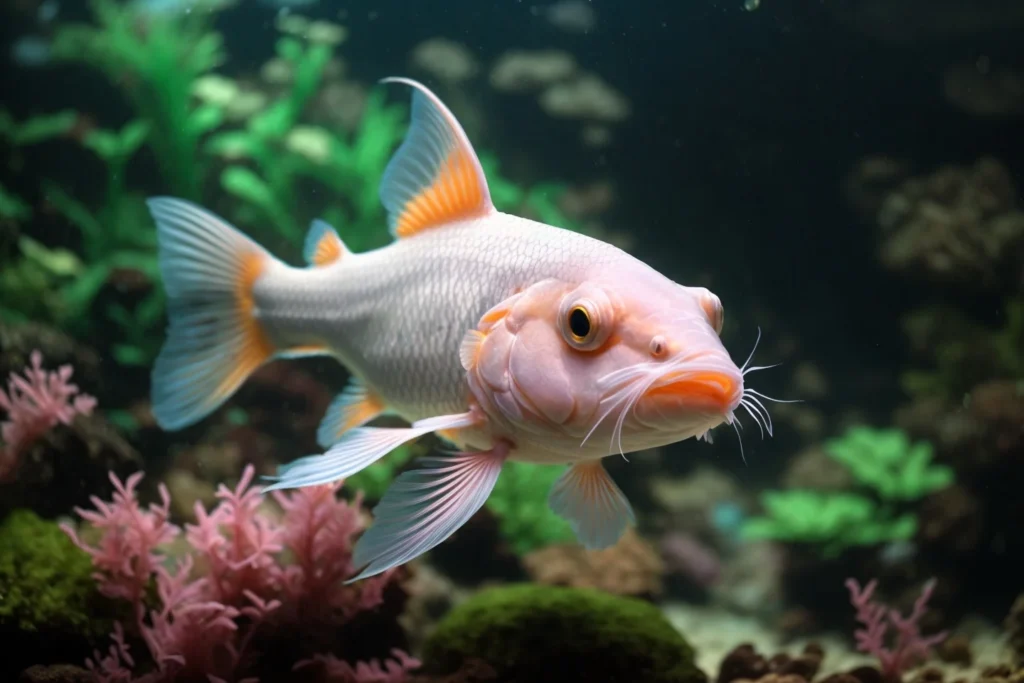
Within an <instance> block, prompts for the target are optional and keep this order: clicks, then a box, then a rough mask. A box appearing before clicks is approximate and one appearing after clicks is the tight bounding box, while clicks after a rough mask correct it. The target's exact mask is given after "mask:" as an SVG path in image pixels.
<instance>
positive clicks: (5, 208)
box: [0, 185, 32, 221]
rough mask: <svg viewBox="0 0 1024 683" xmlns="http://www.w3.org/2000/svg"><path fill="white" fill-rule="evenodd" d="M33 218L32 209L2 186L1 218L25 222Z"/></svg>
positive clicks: (0, 193)
mask: <svg viewBox="0 0 1024 683" xmlns="http://www.w3.org/2000/svg"><path fill="white" fill-rule="evenodd" d="M31 217H32V208H31V207H30V206H29V205H28V204H26V203H25V202H23V201H21V199H19V198H18V197H16V196H15V195H13V194H11V193H10V192H8V191H7V188H5V187H4V186H3V185H0V218H7V219H10V220H15V221H24V220H28V219H29V218H31Z"/></svg>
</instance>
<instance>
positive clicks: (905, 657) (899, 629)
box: [846, 578, 946, 682]
mask: <svg viewBox="0 0 1024 683" xmlns="http://www.w3.org/2000/svg"><path fill="white" fill-rule="evenodd" d="M877 586H878V581H877V580H872V581H869V582H868V584H867V585H866V586H864V587H863V588H861V586H860V584H859V583H857V580H856V579H853V578H850V579H847V580H846V587H847V588H848V589H849V591H850V603H851V604H852V605H853V606H854V607H855V608H856V609H857V621H859V622H860V623H861V624H862V625H863V628H860V629H857V630H856V631H854V636H855V637H856V639H857V649H858V650H859V651H860V652H864V653H866V654H871V655H874V656H875V657H877V658H878V664H879V668H880V669H881V672H882V677H883V678H884V679H885V680H886V681H890V682H895V681H899V680H901V678H902V676H903V672H904V671H906V670H907V669H908V668H910V667H911V666H914V665H915V664H918V663H920V662H923V661H925V660H927V659H928V657H930V656H931V649H932V647H934V646H936V645H938V644H939V643H941V642H942V641H943V640H944V639H945V638H946V633H945V631H943V632H942V633H937V634H935V635H932V636H922V635H921V627H920V621H921V617H923V616H924V614H925V612H926V611H928V601H929V600H930V599H931V597H932V593H933V592H934V591H935V580H934V579H932V580H931V581H929V582H928V583H926V584H925V585H924V588H923V590H922V591H921V595H920V597H918V599H917V600H916V601H915V602H914V609H913V611H911V613H910V614H909V615H908V616H905V617H904V616H903V615H901V614H900V613H899V612H897V611H896V610H894V609H892V608H890V607H888V606H886V605H883V604H880V603H876V602H872V601H871V598H872V597H873V595H874V593H875V588H877ZM890 626H892V627H893V629H894V630H895V633H896V637H895V639H891V641H892V642H891V647H888V646H886V637H885V636H886V633H887V632H888V631H889V627H890Z"/></svg>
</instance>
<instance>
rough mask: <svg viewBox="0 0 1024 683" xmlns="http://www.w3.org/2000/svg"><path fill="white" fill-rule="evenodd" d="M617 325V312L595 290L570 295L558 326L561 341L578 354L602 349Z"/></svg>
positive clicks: (597, 290) (603, 294)
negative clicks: (563, 340) (578, 352)
mask: <svg viewBox="0 0 1024 683" xmlns="http://www.w3.org/2000/svg"><path fill="white" fill-rule="evenodd" d="M580 289H582V288H580ZM581 295H582V296H581ZM614 326H615V312H614V310H613V309H612V306H611V302H610V301H609V300H608V296H607V295H606V294H605V293H604V292H603V291H601V290H599V289H596V288H594V287H587V288H586V289H585V290H584V291H579V290H576V291H573V292H570V293H569V294H567V295H566V296H565V297H564V298H563V299H562V302H561V304H560V305H559V307H558V327H559V329H560V331H561V333H562V338H563V339H565V343H566V344H568V345H569V346H571V347H572V348H574V349H576V350H577V351H596V350H597V349H599V348H601V346H602V345H603V344H604V343H605V342H606V341H608V338H609V337H610V336H611V333H612V328H613V327H614Z"/></svg>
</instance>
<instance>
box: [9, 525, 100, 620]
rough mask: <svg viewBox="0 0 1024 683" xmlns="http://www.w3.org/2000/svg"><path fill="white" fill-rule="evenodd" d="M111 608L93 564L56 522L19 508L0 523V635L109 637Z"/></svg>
mask: <svg viewBox="0 0 1024 683" xmlns="http://www.w3.org/2000/svg"><path fill="white" fill-rule="evenodd" d="M102 613H106V614H108V615H109V614H110V613H111V612H110V605H109V603H108V601H106V600H105V599H104V598H103V597H102V596H101V595H100V594H99V592H98V591H97V589H96V582H95V580H94V579H93V578H92V561H91V560H90V559H89V556H88V555H87V554H85V553H84V552H82V551H81V550H80V549H78V548H77V547H76V546H75V545H74V544H73V543H72V542H71V539H69V538H68V536H67V534H65V533H64V532H63V531H61V530H60V528H59V527H58V526H57V525H56V524H54V523H53V522H49V521H46V520H43V519H40V518H39V517H38V516H37V515H36V514H35V513H34V512H31V511H29V510H15V511H14V512H12V513H11V514H10V515H8V516H7V518H6V519H4V521H3V524H0V632H4V633H6V632H10V631H12V630H13V631H16V632H21V633H22V634H29V633H35V634H39V635H46V634H53V633H65V634H75V635H77V636H79V637H85V638H89V637H105V636H106V634H107V633H109V632H110V628H111V623H112V622H111V620H110V619H109V618H108V619H106V620H103V619H97V618H96V617H97V616H98V615H99V614H102Z"/></svg>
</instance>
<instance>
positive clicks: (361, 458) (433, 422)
mask: <svg viewBox="0 0 1024 683" xmlns="http://www.w3.org/2000/svg"><path fill="white" fill-rule="evenodd" d="M478 419H479V418H478V417H477V415H476V414H475V413H468V412H467V413H459V414H457V415H442V416H440V417H432V418H429V419H426V420H420V421H419V422H414V423H413V424H412V426H410V427H357V428H356V429H352V430H349V431H347V432H345V433H344V434H343V435H342V437H341V439H340V440H339V441H338V442H337V443H336V444H334V445H333V446H331V447H330V448H329V449H328V450H327V452H326V453H323V454H322V455H307V456H306V457H303V458H299V459H298V460H294V461H292V462H290V463H288V464H286V465H282V466H281V467H280V468H278V474H277V476H276V477H267V479H269V480H271V481H273V482H274V483H273V484H271V485H270V486H267V487H265V488H264V489H263V492H264V493H266V492H267V491H273V490H275V489H291V488H298V487H300V486H316V485H317V484H328V483H330V482H333V481H337V480H338V479H344V478H345V477H350V476H352V475H353V474H356V473H357V472H360V471H362V470H363V469H365V468H366V467H369V466H370V465H372V464H373V463H375V462H377V461H378V460H380V459H381V458H382V457H384V456H385V455H387V454H388V453H390V452H391V451H393V450H394V449H396V448H398V447H399V446H401V445H402V444H404V443H407V442H409V441H412V440H413V439H418V438H419V437H421V436H423V435H425V434H429V433H430V432H433V431H437V430H439V429H461V428H465V427H469V426H471V425H473V424H475V423H476V422H477V420H478Z"/></svg>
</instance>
